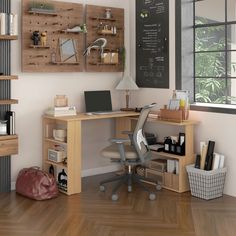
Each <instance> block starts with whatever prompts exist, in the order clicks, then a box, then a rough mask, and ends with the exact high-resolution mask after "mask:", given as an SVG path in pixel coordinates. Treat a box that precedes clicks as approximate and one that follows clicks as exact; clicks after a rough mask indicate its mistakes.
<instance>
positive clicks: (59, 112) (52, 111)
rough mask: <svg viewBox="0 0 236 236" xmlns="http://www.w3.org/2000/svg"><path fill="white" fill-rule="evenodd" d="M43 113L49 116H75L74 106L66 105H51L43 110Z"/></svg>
mask: <svg viewBox="0 0 236 236" xmlns="http://www.w3.org/2000/svg"><path fill="white" fill-rule="evenodd" d="M45 114H46V115H49V116H75V115H76V114H77V113H76V108H75V106H66V107H51V108H49V109H48V110H47V111H46V112H45Z"/></svg>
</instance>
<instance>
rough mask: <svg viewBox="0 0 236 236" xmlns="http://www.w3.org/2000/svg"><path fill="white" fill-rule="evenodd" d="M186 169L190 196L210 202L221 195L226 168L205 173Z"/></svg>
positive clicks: (194, 169) (189, 166) (190, 168)
mask: <svg viewBox="0 0 236 236" xmlns="http://www.w3.org/2000/svg"><path fill="white" fill-rule="evenodd" d="M186 169H187V173H188V179H189V184H190V189H191V194H192V196H195V197H199V198H202V199H205V200H210V199H214V198H218V197H221V196H222V195H223V190H224V183H225V176H226V171H227V169H226V168H221V169H217V170H210V171H205V170H201V169H197V168H194V165H188V166H186Z"/></svg>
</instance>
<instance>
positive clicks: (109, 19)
mask: <svg viewBox="0 0 236 236" xmlns="http://www.w3.org/2000/svg"><path fill="white" fill-rule="evenodd" d="M90 19H91V20H103V21H104V20H106V21H116V19H114V18H105V17H99V16H97V17H93V16H91V17H90Z"/></svg>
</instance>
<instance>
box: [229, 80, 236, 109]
mask: <svg viewBox="0 0 236 236" xmlns="http://www.w3.org/2000/svg"><path fill="white" fill-rule="evenodd" d="M227 87H228V99H227V100H228V101H227V102H228V104H234V105H235V104H236V79H228V80H227Z"/></svg>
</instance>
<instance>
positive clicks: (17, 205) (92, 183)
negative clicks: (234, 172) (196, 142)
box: [0, 176, 236, 236]
mask: <svg viewBox="0 0 236 236" xmlns="http://www.w3.org/2000/svg"><path fill="white" fill-rule="evenodd" d="M106 177H107V176H95V177H89V178H86V179H84V180H83V190H84V191H83V193H81V194H77V195H73V196H69V197H67V196H65V195H63V194H60V196H59V197H58V198H56V199H53V200H48V201H34V200H30V199H27V198H24V197H22V196H20V195H18V194H16V193H15V192H12V193H0V235H1V236H4V235H11V236H13V235H17V236H23V235H24V236H39V235H40V236H53V235H58V236H59V235H62V236H66V235H72V236H73V235H78V236H160V235H161V236H167V235H168V236H169V235H174V236H195V235H196V236H234V235H236V198H233V197H229V196H224V197H222V198H218V199H215V200H211V201H204V200H201V199H197V198H193V197H191V195H190V193H184V194H177V193H174V192H171V191H168V190H161V191H160V192H158V195H157V199H156V200H155V201H149V200H148V197H147V193H145V192H143V191H142V189H139V188H135V189H134V191H133V192H132V193H127V192H126V188H122V190H121V192H120V199H119V201H118V202H112V201H111V200H110V191H109V189H111V188H109V187H108V191H107V192H106V193H100V192H99V190H98V182H99V181H100V180H101V179H104V178H106Z"/></svg>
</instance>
